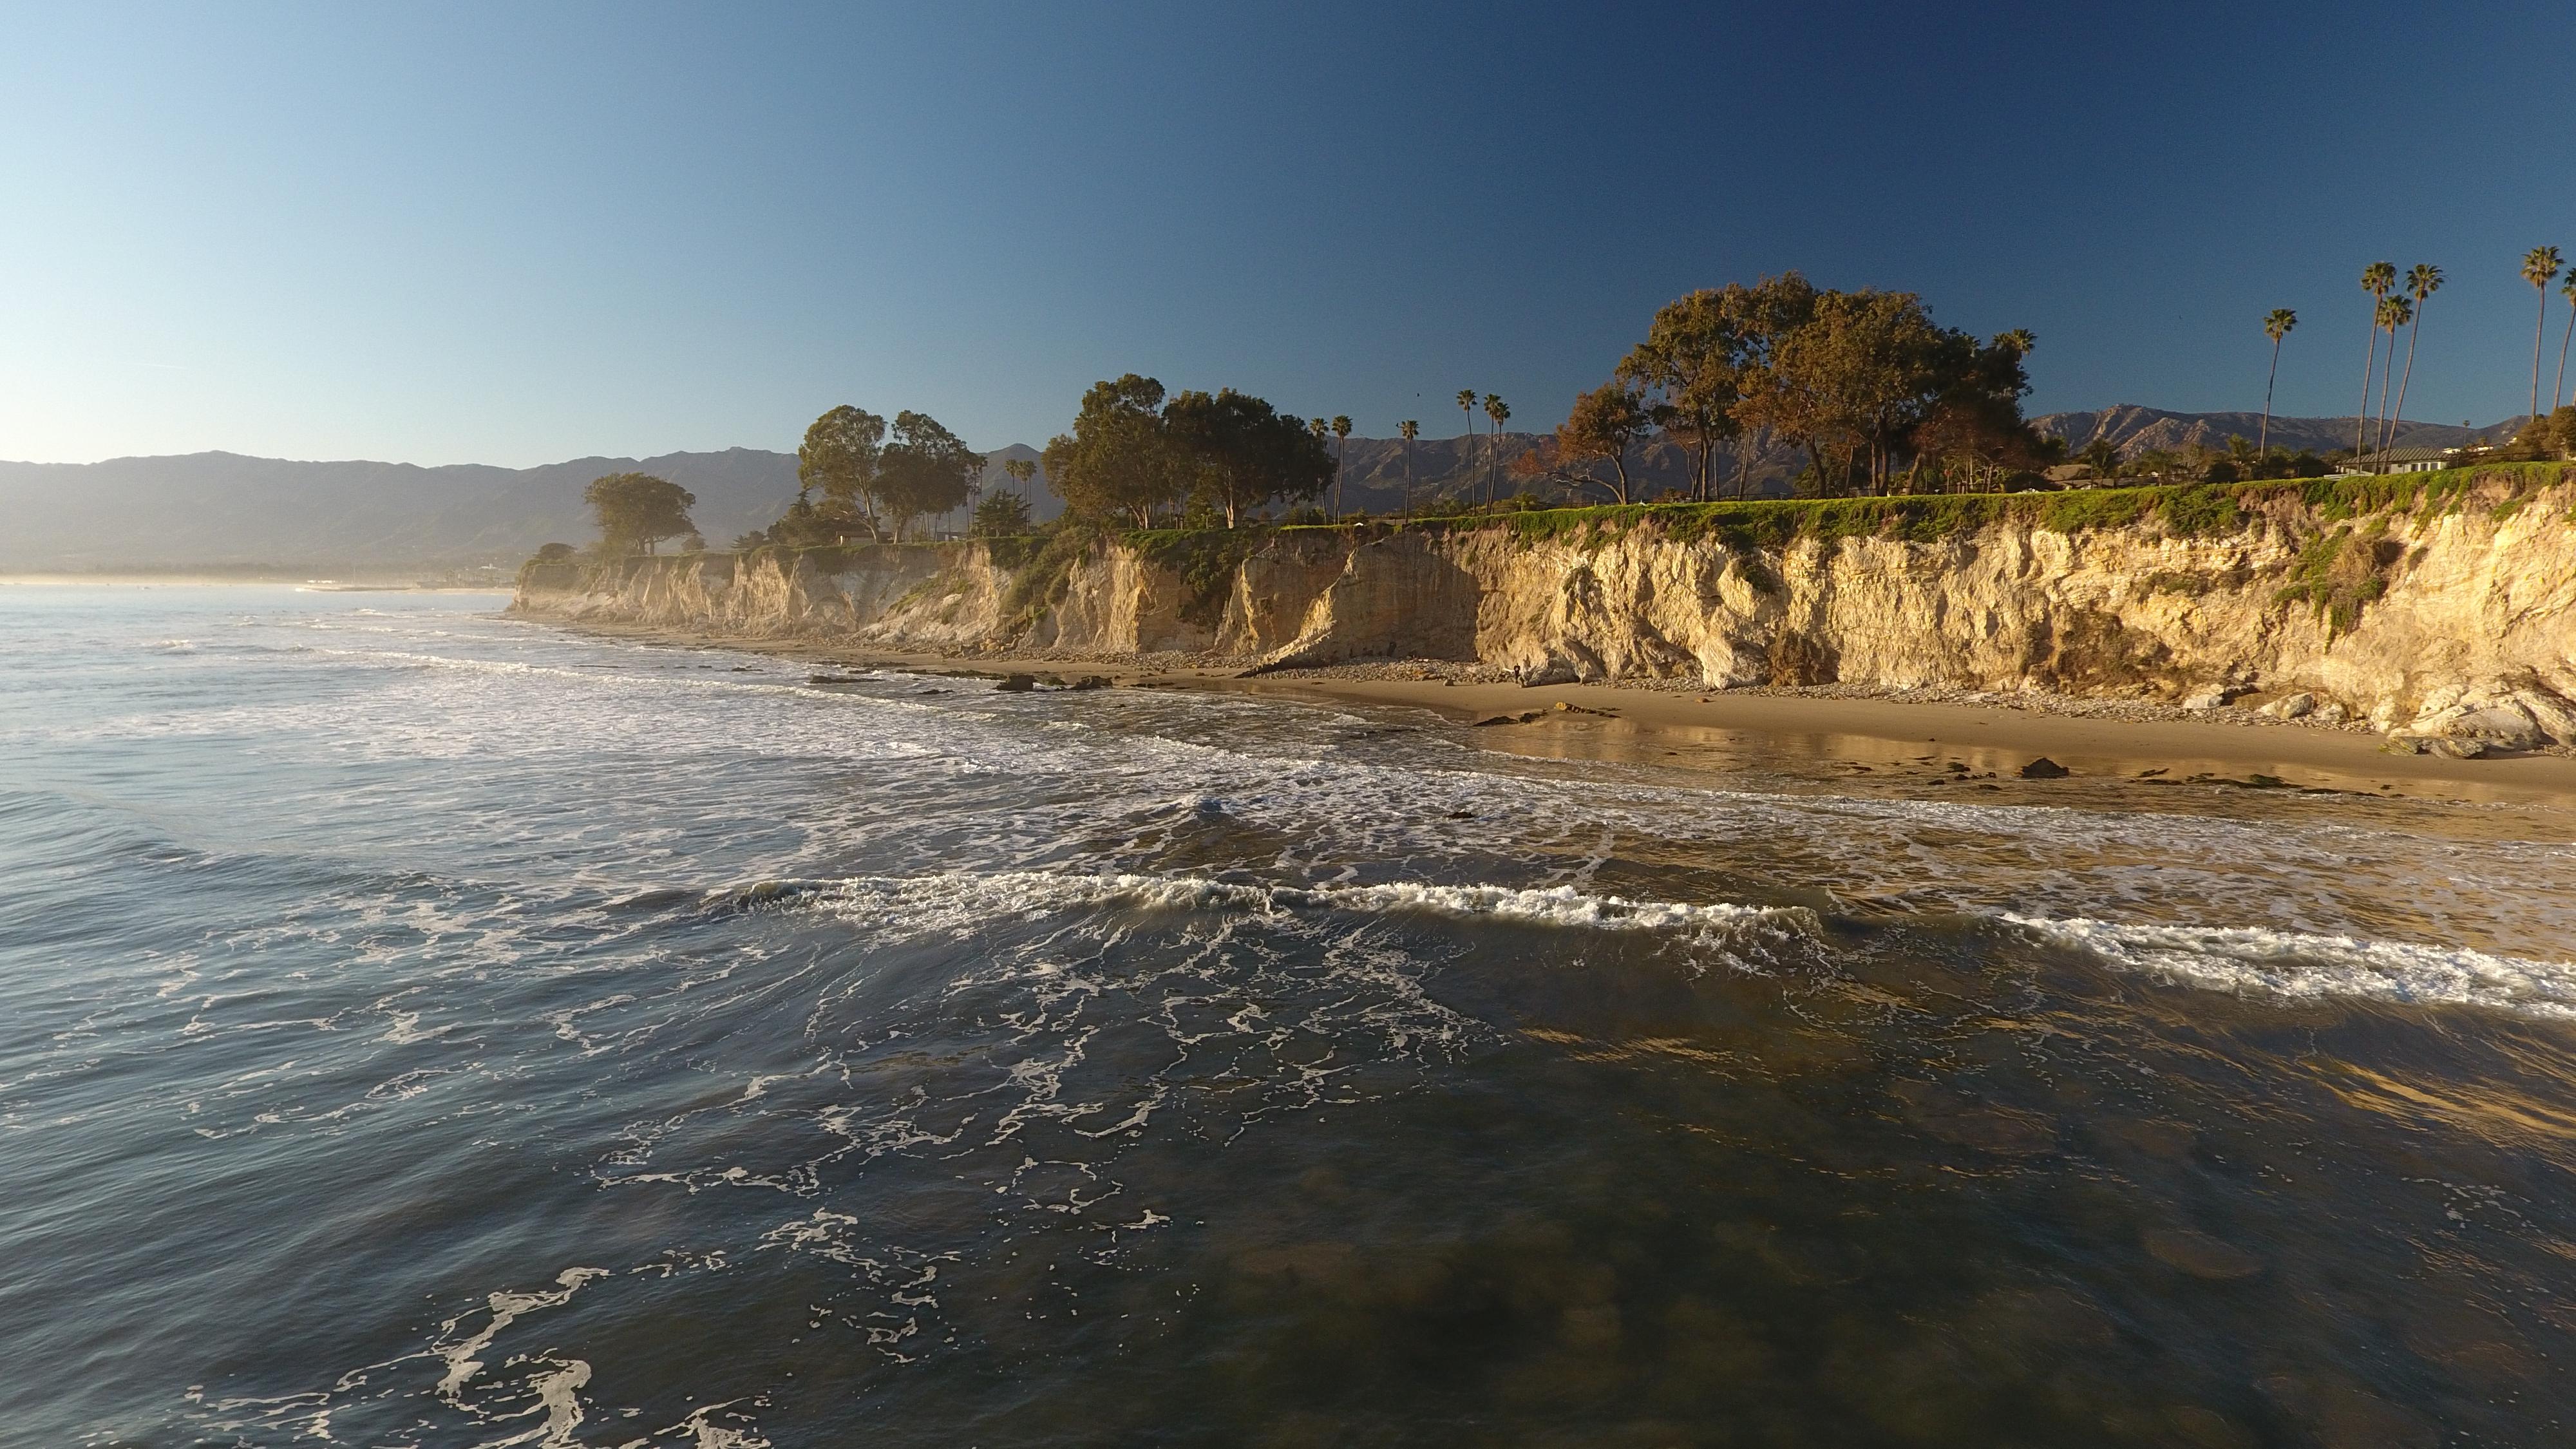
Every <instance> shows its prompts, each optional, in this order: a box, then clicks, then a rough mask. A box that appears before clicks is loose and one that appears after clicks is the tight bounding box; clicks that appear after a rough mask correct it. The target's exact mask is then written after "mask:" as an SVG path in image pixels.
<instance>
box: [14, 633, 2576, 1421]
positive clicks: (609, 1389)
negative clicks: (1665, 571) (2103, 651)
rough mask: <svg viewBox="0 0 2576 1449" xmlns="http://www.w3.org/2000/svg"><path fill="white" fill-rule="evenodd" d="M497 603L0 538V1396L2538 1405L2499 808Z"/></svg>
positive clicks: (2568, 1330)
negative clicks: (633, 636)
mask: <svg viewBox="0 0 2576 1449" xmlns="http://www.w3.org/2000/svg"><path fill="white" fill-rule="evenodd" d="M504 603H506V599H504V598H502V597H498V596H482V595H458V594H436V595H430V594H399V593H307V592H298V591H294V590H290V589H284V588H249V587H243V588H203V589H196V588H184V587H149V588H147V587H34V586H19V587H8V588H0V672H5V678H6V680H7V685H6V688H5V690H0V1187H5V1191H0V1365H5V1368H0V1443H6V1444H9V1445H20V1444H24V1445H91V1446H147V1445H148V1446H163V1445H170V1446H177V1445H191V1446H195V1445H270V1444H277V1445H286V1444H307V1443H336V1444H349V1445H367V1446H393V1445H405V1446H450V1445H452V1446H502V1445H541V1446H566V1445H582V1446H609V1445H644V1446H651V1445H664V1444H679V1445H693V1446H697V1449H717V1446H737V1449H743V1446H760V1445H770V1446H802V1445H838V1444H850V1443H862V1442H864V1443H868V1444H885V1445H924V1446H928V1445H940V1446H952V1445H976V1446H1014V1445H1041V1444H1043V1445H1064V1444H1112V1443H1115V1444H1175V1445H1281V1446H1286V1445H1360V1444H1369V1445H1377V1444H1390V1445H1391V1444H1407V1445H1413V1444H1428V1445H1447V1444H1461V1445H1524V1444H1527V1445H1542V1444H1544V1445H1557V1444H1564V1445H1575V1444H1583V1445H1638V1446H1648V1445H1685V1444H1688V1445H1698V1444H1709V1445H1734V1444H1744V1445H1867V1444H1944V1445H1947V1444H1977V1445H2020V1444H2029V1445H2057V1444H2067V1443H2083V1444H2086V1445H2088V1446H2091V1445H2125V1444H2136V1445H2171V1444H2186V1445H2206V1446H2232V1445H2276V1444H2277V1445H2294V1444H2333V1445H2388V1444H2421V1445H2434V1444H2445V1445H2540V1444H2557V1443H2566V1442H2570V1440H2571V1439H2576V1427H2571V1425H2570V1423H2569V1420H2570V1405H2571V1404H2576V1381H2571V1376H2570V1372H2569V1366H2570V1364H2571V1362H2576V1295H2571V1291H2570V1290H2571V1286H2576V1177H2571V1167H2576V1055H2571V1053H2576V965H2571V964H2570V962H2571V958H2576V883H2571V880H2572V879H2576V872H2571V866H2576V850H2571V848H2570V845H2569V841H2570V840H2571V839H2576V808H2570V807H2571V806H2576V802H2568V804H2566V805H2553V804H2549V803H2539V804H2532V803H2522V804H2515V803H2441V802H2431V801H2424V800H2391V799H2376V798H2370V797H2369V796H2366V795H2360V794H2324V793H2302V792H2298V791H2289V790H2252V789H2244V788H2237V787H2233V786H2228V785H2221V784H2213V783H2199V784H2171V783H2165V782H2164V781H2161V780H2136V779H2129V778H2119V779H2103V778H2089V777H2079V778H2076V779H2072V780H2064V781H2052V782H2046V783H2045V784H2044V785H2043V784H2041V783H2037V782H2034V783H2030V784H2025V783H2023V782H2020V781H2017V780H2013V779H2011V778H2010V777H2009V776H2008V775H2007V776H2006V777H2005V778H2002V779H1999V780H1997V781H1995V782H1993V785H1994V788H1992V789H1981V788H1977V787H1976V786H1962V787H1960V788H1956V789H1951V790H1947V791H1927V790H1925V789H1922V788H1920V787H1919V785H1917V784H1909V783H1908V782H1906V781H1905V780H1900V779H1893V778H1890V773H1889V772H1888V771H1886V770H1884V769H1879V770H1863V769H1860V768H1858V767H1856V766H1853V765H1851V764H1848V763H1844V762H1837V761H1836V760H1835V759H1834V758H1833V757H1832V751H1831V750H1830V749H1823V748H1818V747H1814V746H1813V742H1808V743H1807V744H1804V745H1798V744H1796V743H1795V742H1791V743H1789V744H1784V745H1783V747H1782V748H1781V749H1780V750H1779V751H1778V752H1777V754H1776V755H1774V754H1768V753H1765V752H1764V751H1761V750H1750V751H1746V752H1744V753H1742V754H1741V755H1740V757H1734V758H1731V759H1730V760H1729V761H1728V762H1726V763H1725V764H1724V765H1723V766H1722V767H1707V768H1693V769H1682V768H1675V767H1671V766H1666V765H1661V764H1657V763H1655V762H1653V761H1649V760H1638V759H1585V758H1579V757H1560V758H1549V759H1534V758H1525V757H1520V756H1516V755H1509V754H1503V753H1499V752H1495V751H1492V750H1487V749H1484V748H1481V747H1480V746H1479V740H1478V738H1477V732H1476V731H1474V730H1471V729H1467V728H1462V727H1459V726H1455V725H1452V724H1448V723H1444V722H1442V721H1440V720H1439V719H1436V718H1433V717H1431V716H1430V715H1427V714H1424V713H1420V712H1414V711H1405V710H1394V709H1373V708H1369V709H1364V708H1356V707H1349V706H1332V705H1325V704H1302V703H1295V702H1289V701H1285V700H1281V699H1277V698H1259V699H1256V698H1251V697H1248V696H1242V695H1230V694H1223V693H1206V692H1188V691H1178V690H1143V689H1135V690H1095V691H1073V690H1061V691H1059V690H1052V689H1042V690H1038V691H1035V692H1030V693H1003V692H997V691H995V690H994V689H993V688H992V687H991V685H990V683H989V682H988V681H979V680H971V679H957V678H947V677H937V676H927V675H916V674H902V673H893V672H882V673H880V672H868V673H863V674H859V675H855V676H853V678H854V679H855V682H851V683H843V684H821V685H817V684H812V683H809V682H808V675H809V673H811V672H812V668H813V666H810V665H806V664H799V663H793V662H789V661H784V660H778V659H771V658H764V657H759V656H754V655H749V654H742V653H734V652H726V651H716V650H703V649H682V648H670V647H657V646H652V645H647V644H642V643H636V642H631V641H619V640H603V639H599V638H590V637H583V636H579V635H575V634H571V633H567V632H564V631H562V630H559V629H555V628H551V627H547V626H543V625H538V624H532V623H525V622H519V621H514V620H506V619H502V618H500V617H498V610H499V609H500V608H501V606H502V605H503V604H504ZM1925 760H1926V762H1927V768H1938V763H1937V761H1936V760H1935V759H1934V757H1933V754H1931V753H1927V754H1926V756H1925ZM1980 773H1982V772H1980ZM1982 783H1984V782H1978V784H1979V785H1981V784H1982Z"/></svg>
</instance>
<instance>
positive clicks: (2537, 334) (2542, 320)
mask: <svg viewBox="0 0 2576 1449" xmlns="http://www.w3.org/2000/svg"><path fill="white" fill-rule="evenodd" d="M2536 290H2538V291H2539V293H2540V317H2539V320H2537V321H2535V322H2533V323H2532V324H2531V415H2532V416H2533V417H2535V418H2536V417H2538V416H2540V339H2541V338H2542V337H2543V336H2545V335H2547V333H2548V331H2549V280H2548V279H2547V278H2546V277H2544V278H2542V279H2541V280H2540V282H2539V283H2538V285H2537V288H2536ZM2570 305H2576V304H2570Z"/></svg>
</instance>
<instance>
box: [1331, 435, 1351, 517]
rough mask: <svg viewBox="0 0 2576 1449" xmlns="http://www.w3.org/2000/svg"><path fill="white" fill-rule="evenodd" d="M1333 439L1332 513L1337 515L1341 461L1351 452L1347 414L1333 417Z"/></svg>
mask: <svg viewBox="0 0 2576 1449" xmlns="http://www.w3.org/2000/svg"><path fill="white" fill-rule="evenodd" d="M1333 439H1334V442H1335V445H1336V446H1335V447H1334V449H1333V512H1335V513H1336V514H1338V513H1340V512H1341V511H1342V465H1343V460H1344V458H1345V456H1346V455H1347V454H1349V452H1350V450H1351V420H1350V417H1349V416H1348V415H1347V414H1336V415H1335V416H1334V418H1333Z"/></svg>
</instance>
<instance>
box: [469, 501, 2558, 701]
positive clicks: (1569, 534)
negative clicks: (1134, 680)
mask: <svg viewBox="0 0 2576 1449" xmlns="http://www.w3.org/2000/svg"><path fill="white" fill-rule="evenodd" d="M2571 508H2576V479H2571V477H2570V474H2569V471H2568V470H2566V469H2562V468H2560V467H2559V466H2557V465H2547V464H2542V465H2519V466H2502V467H2489V468H2483V469H2477V470H2463V471H2457V472H2452V473H2442V474H2426V475H2414V476H2411V477H2384V478H2349V479H2328V480H2317V481H2311V482H2305V483H2297V482H2293V483H2281V484H2249V485H2239V486H2233V487H2228V486H2194V487H2180V488H2161V489H2122V490H2093V491H2086V492H2077V493H2063V494H2015V495H1967V496H1944V497H1918V498H1882V499H1834V500H1823V501H1813V502H1789V501H1781V502H1754V503H1731V504H1730V503H1719V504H1684V505H1659V506H1638V507H1624V508H1592V509H1567V510H1556V511H1549V512H1534V513H1525V514H1515V515H1506V516H1503V517H1500V518H1490V519H1472V520H1468V519H1459V520H1445V521H1442V520H1425V521H1418V522H1413V523H1407V524H1402V525H1395V524H1358V525H1349V526H1338V527H1315V528H1284V529H1269V530H1241V531H1237V532H1232V533H1197V534H1189V533H1135V534H1126V535H1115V534H1104V533H1093V532H1089V531H1083V530H1067V531H1064V532H1061V533H1059V534H1057V535H1055V536H1054V537H1053V538H1051V539H1050V540H1048V541H1047V542H1046V543H1045V544H1044V545H1043V546H1042V547H1041V546H1038V545H1037V544H1036V543H1035V542H1034V541H1029V540H1000V541H995V542H991V543H987V542H980V541H979V542H967V543H952V544H937V545H870V546H855V547H846V548H817V549H804V550H788V549H762V550H756V551H753V552H750V553H746V554H742V555H733V554H724V553H703V554H689V555H681V556H674V557H665V558H636V559H625V560H618V561H614V562H610V563H607V564H583V563H576V562H566V563H552V564H543V563H532V564H530V565H529V566H528V568H527V569H525V570H523V571H522V574H521V579H520V588H519V593H518V597H517V599H516V601H515V602H514V603H513V604H512V606H511V608H512V612H513V613H514V614H518V615H521V616H524V617H533V618H546V619H558V620H565V621H571V622H584V621H588V622H613V623H618V624H625V625H643V626H663V627H670V628H674V629H686V630H689V631H692V632H697V633H704V634H714V635H717V636H722V637H737V638H741V639H744V640H747V641H748V640H759V639H778V638H808V639H818V640H831V641H846V642H848V643H851V644H853V645H875V646H879V647H883V648H887V649H897V650H906V651H938V652H943V653H951V654H972V655H1005V654H1007V655H1013V656H1030V657H1046V656H1055V657H1083V658H1095V659H1096V658H1108V657H1116V656H1122V655H1134V654H1145V653H1161V652H1168V651H1180V652H1186V653H1192V654H1198V655H1201V656H1206V657H1209V658H1212V659H1221V660H1225V661H1228V662H1230V663H1232V664H1235V665H1237V666H1239V667H1242V668H1245V669H1247V670H1262V671H1268V670H1278V669H1290V668H1303V667H1317V666H1324V665H1333V664H1342V663H1348V662H1354V661H1361V660H1377V659H1436V660H1454V661H1471V662H1476V663H1481V664H1484V665H1489V666H1494V667H1499V668H1503V669H1508V670H1510V671H1512V672H1513V673H1514V674H1515V675H1516V676H1517V677H1519V678H1521V679H1522V680H1524V681H1526V682H1529V683H1534V684H1537V683H1555V682H1570V681H1593V680H1619V679H1633V678H1640V677H1645V678H1677V679H1687V680H1692V681H1695V682H1698V683H1701V684H1703V685H1705V686H1707V687H1709V688H1727V687H1733V686H1744V685H1758V684H1774V685H1799V684H1827V683H1840V684H1847V685H1857V686H1863V687H1870V688H1881V689H1889V690H1895V689H1905V688H1911V687H1920V686H1935V687H1945V688H1952V689H1972V690H1991V691H2022V690H2044V691H2049V692H2054V693H2061V694H2073V695H2085V696H2098V697H2115V698H2116V697H2125V698H2136V699H2148V700H2158V701H2164V702H2168V703H2179V704H2186V705H2191V706H2194V707H2211V706H2215V705H2217V704H2219V703H2223V702H2225V701H2226V700H2229V699H2231V698H2236V697H2240V696H2244V695H2249V694H2262V695H2269V696H2272V697H2273V699H2274V703H2273V704H2272V705H2270V706H2268V707H2269V708H2270V709H2272V710H2273V712H2275V713H2281V714H2289V715H2298V714H2310V713H2313V714H2315V715H2316V716H2317V717H2319V718H2321V719H2324V720H2328V721H2333V720H2338V719H2353V720H2366V721H2368V722H2369V723H2370V724H2371V725H2373V726H2374V727H2376V728H2378V729H2381V730H2384V731H2389V732H2391V733H2393V734H2394V735H2396V736H2397V737H2398V738H2400V739H2401V740H2420V741H2475V742H2477V743H2478V744H2480V745H2483V746H2492V747H2495V748H2506V749H2529V748H2536V747H2540V746H2544V745H2551V744H2556V745H2576V703H2571V701H2576V516H2571Z"/></svg>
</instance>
